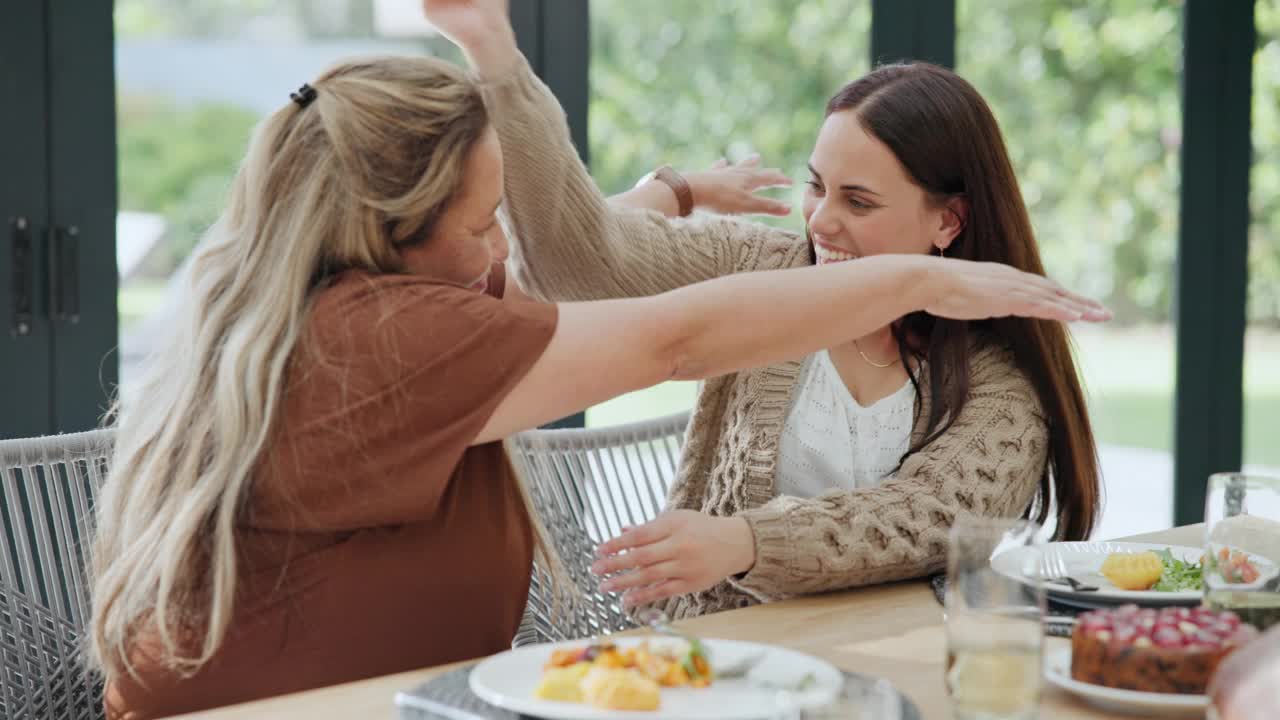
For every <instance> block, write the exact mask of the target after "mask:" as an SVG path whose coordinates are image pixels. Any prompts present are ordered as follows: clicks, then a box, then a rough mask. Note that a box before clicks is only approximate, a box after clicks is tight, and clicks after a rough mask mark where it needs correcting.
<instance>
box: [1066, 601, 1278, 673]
mask: <svg viewBox="0 0 1280 720" xmlns="http://www.w3.org/2000/svg"><path fill="white" fill-rule="evenodd" d="M1257 635H1258V631H1257V630H1256V629H1255V628H1254V627H1253V626H1252V625H1248V624H1245V623H1242V622H1240V618H1239V617H1237V616H1236V614H1235V613H1233V612H1230V611H1225V610H1210V609H1209V608H1185V607H1180V608H1163V609H1161V610H1155V609H1152V608H1141V609H1140V608H1139V607H1138V606H1137V605H1122V606H1120V607H1117V608H1106V609H1102V610H1094V611H1091V612H1088V613H1085V614H1083V615H1081V616H1080V617H1079V619H1078V621H1077V622H1076V627H1075V630H1074V631H1073V632H1072V634H1071V677H1072V678H1074V679H1076V680H1079V681H1081V682H1086V683H1091V684H1093V685H1103V686H1106V687H1113V688H1122V689H1125V690H1138V691H1142V692H1155V693H1181V694H1188V695H1202V694H1204V692H1205V688H1206V687H1208V685H1209V678H1210V677H1212V676H1213V671H1214V670H1215V669H1217V667H1218V663H1219V662H1221V661H1222V659H1223V658H1225V657H1226V656H1227V655H1230V654H1231V653H1232V652H1233V651H1234V650H1235V649H1236V648H1238V647H1240V646H1242V645H1244V644H1246V643H1248V642H1249V641H1250V640H1252V639H1253V638H1255V637H1257Z"/></svg>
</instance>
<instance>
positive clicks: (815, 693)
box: [470, 638, 844, 720]
mask: <svg viewBox="0 0 1280 720" xmlns="http://www.w3.org/2000/svg"><path fill="white" fill-rule="evenodd" d="M643 640H644V638H619V639H617V640H616V641H615V642H616V643H617V644H618V645H619V646H620V647H622V648H626V647H629V646H631V645H634V644H637V643H640V642H641V641H643ZM702 643H703V645H704V646H705V647H706V649H707V653H708V655H709V656H710V658H711V664H712V667H713V668H714V667H716V666H717V665H720V666H724V665H727V664H732V663H735V662H736V661H738V660H740V659H742V658H745V657H750V656H755V655H758V654H761V653H763V654H764V657H763V658H762V659H761V661H760V662H759V663H758V664H757V665H755V667H754V668H753V669H752V671H751V672H750V674H749V675H748V676H747V677H746V678H740V679H732V680H718V681H716V682H714V683H712V684H711V686H710V687H707V688H663V690H662V706H661V707H660V708H659V709H658V710H656V711H654V712H635V711H618V710H599V709H596V708H594V707H592V706H590V705H585V704H578V703H563V702H551V701H548V700H539V699H537V698H535V697H534V696H533V691H534V688H536V687H537V685H538V681H539V680H540V679H541V677H542V668H543V665H545V664H546V662H547V659H548V658H549V657H551V652H552V650H555V649H556V648H561V647H580V646H582V644H583V641H577V642H566V643H556V644H547V645H530V646H526V647H522V648H517V649H515V650H510V651H507V652H504V653H502V654H500V655H495V656H493V657H491V658H489V659H487V660H484V661H483V662H481V663H480V664H479V665H477V666H476V667H475V669H474V670H472V671H471V679H470V684H471V691H472V692H474V693H475V694H476V695H477V696H479V697H480V698H481V699H482V700H484V701H485V702H488V703H490V704H492V705H496V706H498V707H501V708H504V709H506V710H510V711H512V712H516V713H520V714H523V715H531V716H534V717H540V718H557V719H564V720H621V719H623V718H626V719H627V720H636V719H637V718H644V717H653V718H658V717H661V718H686V719H687V720H754V719H756V718H765V717H769V716H770V715H774V714H776V712H775V710H777V709H778V703H779V702H780V698H779V691H778V689H777V688H776V687H771V686H770V684H777V685H791V686H794V685H796V684H798V683H799V682H800V680H801V679H803V678H804V677H805V676H806V675H809V676H811V677H812V681H810V682H809V683H807V685H806V689H805V690H803V691H799V692H792V693H787V694H786V698H785V701H786V702H787V703H790V705H789V707H792V708H795V709H801V710H803V709H805V708H813V707H821V706H823V705H827V704H830V703H831V702H832V701H833V700H835V698H836V696H837V695H838V694H839V692H840V690H841V689H842V688H843V686H844V676H843V675H842V674H841V673H840V671H839V670H837V669H836V668H835V667H833V666H832V665H831V664H830V663H827V662H825V661H823V660H819V659H818V658H815V657H811V656H809V655H805V654H803V653H798V652H795V651H793V650H787V649H786V648H780V647H775V646H771V645H760V644H756V643H747V642H738V641H734V640H715V639H703V640H702Z"/></svg>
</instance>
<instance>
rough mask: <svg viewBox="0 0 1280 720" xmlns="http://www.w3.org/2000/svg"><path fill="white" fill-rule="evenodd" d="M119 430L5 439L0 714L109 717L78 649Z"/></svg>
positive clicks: (0, 510) (0, 446) (0, 507)
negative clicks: (98, 506)
mask: <svg viewBox="0 0 1280 720" xmlns="http://www.w3.org/2000/svg"><path fill="white" fill-rule="evenodd" d="M113 439H114V437H113V434H112V432H111V431H109V430H95V431H92V432H86V433H77V434H74V435H55V436H50V437H44V438H35V439H30V440H3V441H0V526H2V527H3V530H4V534H3V537H4V541H5V542H4V546H3V547H0V674H2V676H0V717H4V718H13V719H14V720H17V719H18V718H31V719H33V720H34V719H35V718H59V719H62V718H69V719H71V720H82V719H93V720H97V719H99V718H101V717H102V681H101V678H99V677H98V676H97V675H96V674H94V673H93V672H91V671H90V670H89V669H88V668H87V667H86V665H85V664H84V661H83V656H82V654H81V652H82V648H83V643H82V632H83V628H84V625H85V623H86V621H87V620H88V617H89V598H88V583H87V580H86V573H85V570H86V568H85V563H86V561H87V559H88V558H87V557H86V554H85V553H86V550H87V545H88V542H89V522H90V520H91V519H92V517H93V507H94V501H95V499H96V498H97V494H98V489H99V488H100V487H101V485H102V481H103V478H104V477H105V475H106V471H107V462H108V460H109V459H110V456H111V449H112V446H113Z"/></svg>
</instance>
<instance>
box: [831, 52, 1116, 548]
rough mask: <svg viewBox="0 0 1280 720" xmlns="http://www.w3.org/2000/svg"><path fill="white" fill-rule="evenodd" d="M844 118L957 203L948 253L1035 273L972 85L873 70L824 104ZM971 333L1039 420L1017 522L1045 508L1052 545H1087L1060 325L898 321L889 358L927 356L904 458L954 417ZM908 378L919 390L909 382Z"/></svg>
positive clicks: (1024, 224)
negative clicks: (993, 351)
mask: <svg viewBox="0 0 1280 720" xmlns="http://www.w3.org/2000/svg"><path fill="white" fill-rule="evenodd" d="M844 111H852V112H855V113H856V114H857V118H858V121H859V123H860V124H861V125H862V127H863V129H864V130H866V131H867V132H868V133H870V134H871V135H872V136H873V137H875V138H876V139H878V140H879V141H880V142H882V143H884V144H885V146H887V147H888V148H889V150H890V151H891V152H892V153H893V154H894V156H896V157H897V159H898V162H899V163H901V164H902V167H903V168H904V169H905V170H906V172H907V174H908V175H909V176H910V177H911V178H912V180H913V181H914V182H915V183H916V184H917V185H919V186H920V187H921V188H923V189H924V191H925V192H926V193H928V195H929V196H930V198H931V199H932V200H933V201H935V202H938V203H942V202H944V201H946V200H948V199H950V198H957V197H962V198H964V199H965V200H966V201H967V203H968V205H969V212H968V217H967V219H966V221H965V223H964V226H963V228H962V229H961V231H960V233H959V234H958V235H957V236H956V238H955V240H954V241H953V242H952V244H951V246H950V248H948V250H949V251H950V252H949V253H948V255H950V256H952V257H957V258H962V259H965V260H981V261H988V262H1001V263H1005V264H1007V265H1011V266H1013V267H1015V268H1018V269H1019V270H1023V271H1026V272H1033V273H1037V274H1040V275H1043V274H1044V266H1043V264H1042V263H1041V261H1040V251H1039V249H1038V248H1037V246H1036V239H1035V234H1034V233H1033V232H1032V229H1031V220H1030V218H1029V217H1028V215H1027V209H1026V205H1025V204H1024V203H1023V201H1022V193H1021V192H1020V191H1019V189H1018V182H1017V178H1016V176H1015V175H1014V172H1013V166H1012V164H1011V163H1010V162H1009V154H1008V152H1007V151H1006V150H1005V145H1004V139H1003V138H1002V137H1001V135H1000V128H999V126H998V125H997V123H996V120H995V117H994V116H993V115H992V113H991V109H990V108H989V107H987V103H986V102H985V101H984V100H983V99H982V96H981V95H979V94H978V91H977V90H975V89H974V88H973V86H972V85H970V84H969V83H968V82H966V81H965V80H964V79H963V78H961V77H960V76H958V75H956V74H955V73H953V72H951V71H950V70H947V69H945V68H942V67H938V66H936V65H930V64H928V63H908V64H896V65H885V66H882V67H879V68H877V69H875V70H874V71H872V72H871V73H869V74H867V75H865V76H864V77H862V78H860V79H858V80H856V81H854V82H852V83H850V84H848V85H846V86H845V87H843V88H841V89H840V91H839V92H837V93H836V94H835V96H833V97H832V98H831V100H830V101H829V102H828V103H827V115H831V114H832V113H836V112H844ZM974 332H976V333H978V334H979V336H980V337H984V338H986V339H989V340H990V341H992V342H996V343H1001V344H1005V345H1008V346H1009V347H1010V348H1012V350H1013V354H1014V359H1015V361H1016V362H1017V364H1018V367H1020V368H1021V369H1022V371H1023V372H1025V373H1026V374H1027V376H1028V377H1029V378H1030V380H1031V383H1032V385H1033V386H1034V387H1035V389H1036V393H1037V395H1038V396H1039V399H1040V404H1041V405H1042V407H1043V409H1044V412H1045V414H1046V415H1047V418H1048V425H1049V463H1048V467H1047V468H1045V472H1044V474H1043V475H1042V476H1041V478H1040V492H1039V494H1038V497H1037V499H1036V501H1035V502H1034V503H1033V504H1032V506H1031V507H1029V508H1027V515H1028V516H1030V517H1034V519H1035V520H1036V521H1037V522H1040V523H1043V522H1044V521H1045V519H1046V518H1047V517H1048V515H1049V509H1050V504H1051V501H1052V504H1053V505H1054V506H1056V509H1057V520H1058V523H1057V531H1056V533H1055V537H1057V538H1059V539H1068V540H1079V539H1084V538H1087V537H1088V536H1089V533H1090V532H1091V531H1092V529H1093V525H1094V522H1095V519H1096V517H1097V514H1098V509H1099V506H1100V492H1101V491H1100V488H1099V484H1098V456H1097V449H1096V447H1095V445H1094V440H1093V429H1092V427H1091V426H1090V423H1089V415H1088V412H1087V411H1086V408H1085V400H1084V393H1083V391H1082V390H1081V387H1080V380H1079V376H1078V374H1077V372H1076V366H1075V361H1074V359H1073V357H1072V352H1071V339H1070V335H1069V333H1068V331H1067V329H1066V327H1064V326H1063V325H1062V324H1060V323H1057V322H1049V321H1045V320H1029V319H1025V318H1016V317H1013V318H998V319H992V320H984V321H981V322H966V321H961V320H948V319H944V318H937V317H933V316H932V315H929V314H927V313H924V312H917V313H913V314H911V315H908V316H907V317H905V318H903V319H902V321H901V322H900V323H899V324H898V325H897V326H896V327H895V328H894V335H895V337H896V338H897V341H898V352H899V354H900V355H901V356H902V359H903V365H904V366H905V367H908V368H910V367H911V363H908V362H907V360H908V359H909V358H911V357H914V358H917V359H924V358H926V357H927V358H928V360H929V362H928V363H927V364H926V365H925V367H927V372H928V375H929V388H930V391H931V400H932V402H931V403H930V404H929V417H928V418H927V419H926V424H925V432H924V434H923V436H922V437H921V439H920V440H919V441H918V442H917V443H916V444H915V445H913V446H912V447H911V448H910V449H909V450H908V452H907V454H908V455H910V454H911V453H914V452H918V451H920V450H921V449H922V448H923V447H924V446H926V445H928V444H929V443H930V442H932V441H933V440H934V439H936V438H937V437H938V436H940V435H941V434H942V433H944V432H946V431H947V429H948V428H949V427H950V426H951V423H953V422H954V421H955V418H956V417H957V416H958V415H959V414H960V411H961V409H962V408H963V407H964V404H965V400H966V398H967V396H968V394H969V360H970V350H971V347H970V337H971V333H974ZM909 375H910V377H911V382H912V384H913V385H915V386H916V389H917V390H919V378H918V377H917V372H916V371H914V370H909ZM919 412H920V409H919V407H917V413H919ZM917 419H918V418H917Z"/></svg>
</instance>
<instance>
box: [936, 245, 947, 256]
mask: <svg viewBox="0 0 1280 720" xmlns="http://www.w3.org/2000/svg"><path fill="white" fill-rule="evenodd" d="M946 256H947V249H946V248H944V247H942V246H938V257H941V258H944V257H946Z"/></svg>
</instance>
